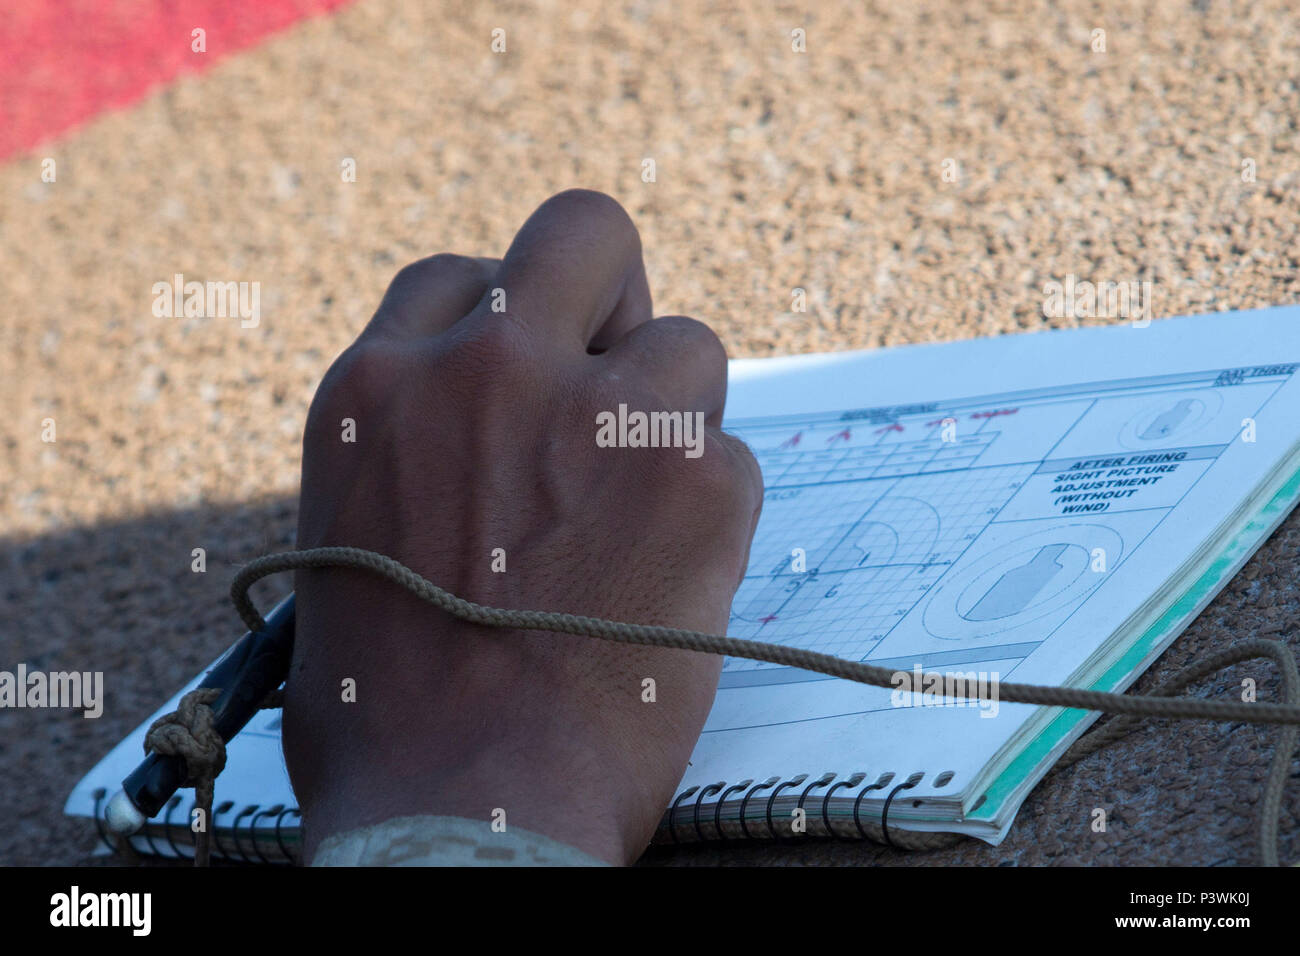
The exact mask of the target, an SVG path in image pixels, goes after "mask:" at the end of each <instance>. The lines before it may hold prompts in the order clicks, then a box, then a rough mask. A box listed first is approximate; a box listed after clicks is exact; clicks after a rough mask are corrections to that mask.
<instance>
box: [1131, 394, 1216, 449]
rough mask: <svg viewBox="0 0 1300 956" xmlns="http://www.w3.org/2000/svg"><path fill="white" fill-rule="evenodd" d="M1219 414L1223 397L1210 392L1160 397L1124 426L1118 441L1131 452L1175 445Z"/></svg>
mask: <svg viewBox="0 0 1300 956" xmlns="http://www.w3.org/2000/svg"><path fill="white" fill-rule="evenodd" d="M1221 411H1223V396H1222V395H1220V394H1219V393H1218V392H1216V391H1214V390H1213V389H1202V390H1201V391H1197V392H1175V393H1173V394H1170V395H1162V396H1161V397H1160V398H1158V399H1155V400H1153V401H1151V402H1148V403H1147V404H1146V405H1145V406H1143V408H1142V410H1141V411H1139V412H1138V413H1137V414H1136V415H1134V416H1133V417H1132V418H1130V419H1129V420H1128V421H1127V422H1125V423H1124V425H1123V427H1122V428H1121V429H1120V433H1119V442H1120V445H1121V446H1122V447H1124V448H1131V449H1139V448H1152V447H1155V446H1157V445H1172V444H1176V443H1178V442H1181V441H1184V440H1186V439H1188V438H1190V437H1191V436H1192V435H1194V434H1196V433H1197V432H1199V431H1200V430H1201V429H1202V428H1204V427H1205V426H1206V425H1208V424H1210V423H1211V422H1212V421H1214V420H1215V419H1216V418H1218V416H1219V412H1221Z"/></svg>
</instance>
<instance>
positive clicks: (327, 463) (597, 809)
mask: <svg viewBox="0 0 1300 956" xmlns="http://www.w3.org/2000/svg"><path fill="white" fill-rule="evenodd" d="M496 290H501V291H496ZM503 296H504V298H503ZM494 304H495V305H496V306H497V308H498V309H499V308H501V307H502V306H504V311H494V310H493V306H494ZM726 381H727V371H726V355H725V352H724V350H723V347H722V345H721V343H720V342H719V341H718V339H717V337H716V336H715V335H714V334H713V333H712V332H711V331H710V330H709V329H708V328H707V327H706V326H704V325H702V324H700V323H699V322H696V321H694V320H691V319H687V318H683V317H680V316H678V317H669V318H660V319H653V318H652V315H651V301H650V292H649V288H648V285H647V282H646V277H645V268H644V265H643V263H642V259H641V245H640V239H639V237H638V235H637V232H636V229H635V228H634V227H633V225H632V223H631V221H630V219H629V218H628V217H627V214H626V213H625V212H624V211H623V210H622V208H621V207H620V206H619V205H618V204H617V203H616V202H615V201H614V200H612V199H610V198H609V197H607V196H603V195H601V194H599V193H591V192H585V191H576V190H575V191H570V192H566V193H562V194H560V195H558V196H555V197H553V198H552V199H550V200H549V201H547V202H546V203H544V204H543V205H542V206H541V207H540V208H539V209H538V210H537V211H536V212H535V213H534V214H533V216H532V217H531V218H530V219H529V220H528V221H527V223H525V225H524V227H523V228H522V229H521V230H520V232H519V234H518V235H517V236H516V237H515V240H514V242H513V243H512V245H511V247H510V249H509V251H508V252H507V253H506V255H505V257H504V259H503V260H501V261H497V260H488V259H469V258H462V257H458V256H434V257H433V258H430V259H424V260H422V261H420V262H417V263H415V264H413V265H411V266H408V267H406V268H405V269H403V270H402V271H401V272H400V273H399V274H398V275H397V277H396V278H395V279H394V280H393V283H392V285H391V286H390V287H389V289H388V292H387V293H386V294H385V296H384V299H383V302H382V303H381V304H380V307H379V310H378V311H377V312H376V314H375V316H374V318H373V319H372V320H371V322H370V324H369V325H368V326H367V327H366V329H365V330H364V331H363V332H362V334H361V335H360V337H359V338H358V339H357V341H356V342H355V343H353V345H352V346H350V347H349V348H348V349H347V350H346V351H345V352H344V353H343V354H342V355H341V356H340V357H339V358H338V360H337V361H336V362H335V363H334V365H333V366H332V367H331V368H330V370H329V372H328V373H327V374H326V376H325V378H324V380H323V381H322V382H321V385H320V388H319V390H318V391H317V394H316V398H315V400H314V401H313V403H312V407H311V411H310V413H309V415H308V419H307V425H306V429H305V433H304V439H303V475H302V496H301V504H300V511H299V525H298V547H299V548H314V547H323V546H327V545H350V546H354V547H359V548H368V549H371V550H374V551H378V552H381V553H383V554H386V555H389V556H391V557H393V558H395V559H396V560H398V561H401V562H402V563H404V564H406V565H408V566H409V567H411V568H412V569H414V570H415V571H417V572H419V573H420V574H422V575H424V576H425V577H426V578H428V579H430V580H431V581H433V582H435V583H436V584H439V585H441V586H443V587H444V588H447V589H448V590H450V591H452V592H454V593H455V594H457V595H459V596H461V597H465V598H469V599H470V600H473V601H477V602H479V603H481V604H487V605H493V606H500V607H509V608H519V609H531V610H546V611H567V612H571V613H574V614H583V615H590V616H596V617H604V618H612V619H614V620H621V621H629V622H636V623H643V624H665V625H673V626H677V627H683V628H691V629H695V630H702V631H710V632H714V633H722V632H725V630H726V625H727V620H728V616H729V610H730V606H731V601H732V598H733V596H734V594H735V591H736V588H737V586H738V585H739V582H740V579H741V576H742V575H743V573H744V570H745V566H746V562H747V559H748V551H749V544H750V540H751V538H752V536H753V533H754V528H755V526H756V524H757V521H758V514H759V510H760V507H761V504H762V495H763V486H762V478H761V475H760V473H759V469H758V465H757V463H756V462H755V460H754V458H753V456H752V455H751V454H750V452H749V450H748V448H747V447H746V446H745V445H744V444H743V443H742V442H740V441H739V440H737V439H735V438H733V437H731V436H729V435H726V434H724V433H722V432H721V431H720V430H719V425H720V423H721V420H722V411H723V403H724V399H725V395H726ZM620 405H626V406H627V409H628V410H629V411H638V410H639V411H644V412H654V411H663V412H682V413H686V414H685V415H683V425H684V426H685V425H687V424H689V423H691V422H693V421H694V420H695V414H694V413H699V415H701V416H702V420H703V422H704V429H703V436H702V444H700V445H698V449H699V450H700V451H701V452H702V453H700V454H699V455H698V457H694V450H693V449H691V448H683V447H659V448H650V447H602V446H601V445H600V444H598V442H597V432H598V425H597V417H598V415H601V413H613V414H617V412H618V410H619V406H620ZM688 416H689V417H688ZM344 419H351V420H352V421H353V422H354V426H353V437H354V438H355V440H354V441H345V440H344V437H345V425H344V422H343V420H344ZM683 437H684V438H689V437H691V435H690V433H687V434H685V435H684V436H683ZM496 549H501V551H497V550H496ZM502 552H504V555H502ZM503 562H504V568H505V570H504V571H501V570H500V568H501V566H502V563H503ZM494 565H495V566H496V568H497V570H494ZM295 584H296V592H297V608H298V611H297V632H296V639H295V648H294V661H293V666H292V669H291V673H290V678H289V681H288V683H287V686H286V702H285V709H284V747H285V757H286V761H287V763H288V767H289V772H290V776H291V779H292V781H293V785H294V790H295V792H296V793H297V795H298V797H299V801H300V805H301V807H302V811H303V819H304V828H305V845H304V858H305V859H310V858H311V856H312V855H313V854H314V852H315V847H316V846H317V845H319V843H320V841H321V840H322V839H323V838H324V837H326V836H328V835H330V834H331V833H337V832H342V831H345V830H350V829H354V828H357V827H361V826H365V825H368V824H372V823H377V822H379V821H382V820H385V819H389V818H391V817H395V816H405V815H413V814H437V815H445V816H463V817H470V818H481V819H482V820H483V821H484V828H485V831H486V830H487V828H488V826H489V821H490V818H491V814H492V812H493V810H494V809H496V808H501V809H504V810H505V811H506V820H507V826H510V825H516V826H519V827H522V828H524V829H528V830H532V831H534V832H538V833H542V834H545V835H547V836H550V837H552V838H554V839H557V840H561V841H563V842H566V843H569V844H571V845H573V846H576V847H578V848H579V849H581V850H584V851H585V852H587V853H590V854H592V855H593V856H597V857H600V858H603V859H605V860H608V861H610V862H615V863H625V862H630V861H632V860H634V859H636V857H637V856H639V855H640V853H641V852H642V850H643V849H644V848H645V846H646V844H647V843H648V841H649V839H650V837H651V835H652V833H653V831H654V828H655V826H656V824H657V822H658V821H659V819H660V817H661V816H662V814H663V812H664V810H665V808H666V807H667V804H668V802H669V800H670V799H671V797H672V793H673V789H674V787H675V786H676V785H677V783H678V782H679V781H680V779H681V777H682V774H683V772H684V771H685V767H686V763H687V760H688V759H689V757H690V754H691V751H692V749H693V748H694V745H695V742H696V739H697V738H698V736H699V732H700V729H701V727H702V726H703V723H704V719H705V717H706V716H707V714H708V711H709V708H710V706H711V704H712V701H713V695H714V693H715V691H716V688H717V679H718V673H719V669H720V667H721V659H720V658H718V657H716V656H712V655H707V654H699V653H694V652H690V651H680V650H671V649H665V648H655V647H631V646H627V645H621V644H610V643H606V642H603V641H597V640H593V639H591V638H582V637H574V636H570V635H563V634H553V633H542V632H518V631H505V630H500V629H493V628H487V627H479V626H475V625H468V624H465V623H463V622H461V621H458V620H455V619H453V618H451V617H449V616H448V615H446V614H444V613H443V612H441V611H438V610H436V609H434V608H432V607H430V606H429V605H427V604H425V603H423V602H421V601H420V600H418V599H417V598H415V597H414V596H412V595H411V594H409V593H407V592H406V591H404V590H402V589H400V588H398V587H396V586H395V585H393V584H391V583H388V582H386V581H383V580H381V579H379V578H376V577H372V576H368V575H366V574H365V573H364V572H359V571H354V570H350V569H342V568H326V569H321V570H311V571H299V572H298V573H297V576H296V582H295ZM349 678H350V679H351V680H353V681H355V701H354V702H347V701H345V700H343V697H344V694H343V692H342V684H343V681H344V680H345V679H349ZM646 678H651V679H653V681H654V689H655V695H654V696H655V700H654V702H653V703H650V702H646V701H645V700H643V680H644V679H646Z"/></svg>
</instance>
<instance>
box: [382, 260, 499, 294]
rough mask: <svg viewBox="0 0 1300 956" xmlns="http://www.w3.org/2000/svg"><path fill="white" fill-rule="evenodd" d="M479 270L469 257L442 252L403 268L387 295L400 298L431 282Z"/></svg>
mask: <svg viewBox="0 0 1300 956" xmlns="http://www.w3.org/2000/svg"><path fill="white" fill-rule="evenodd" d="M477 270H478V263H477V262H475V261H474V260H473V259H470V258H469V257H467V256H458V255H456V254H455V253H452V252H440V253H438V254H437V255H432V256H429V257H427V258H424V259H419V260H417V261H415V262H412V263H409V264H407V265H405V266H402V268H401V269H399V270H397V274H396V275H395V276H393V278H392V280H391V281H390V282H389V283H388V292H387V295H388V296H391V297H394V298H398V297H402V296H405V295H407V294H409V293H411V292H414V291H416V290H417V289H419V288H420V287H422V286H424V285H427V284H428V283H430V282H439V281H443V280H446V279H451V278H455V277H458V276H463V275H466V274H470V273H471V271H474V272H476V271H477Z"/></svg>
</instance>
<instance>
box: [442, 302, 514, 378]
mask: <svg viewBox="0 0 1300 956" xmlns="http://www.w3.org/2000/svg"><path fill="white" fill-rule="evenodd" d="M534 353H535V346H534V344H533V342H532V340H531V338H530V337H529V335H528V333H527V330H526V329H525V328H524V327H523V326H522V325H521V324H520V323H519V322H518V320H517V319H515V318H514V317H513V316H512V315H511V314H510V313H508V312H499V313H494V314H492V315H485V316H482V317H480V318H479V319H478V320H476V321H475V322H473V323H472V324H470V325H467V326H465V327H463V328H460V329H457V330H456V331H455V332H454V333H453V334H452V335H450V336H448V338H447V341H446V344H445V346H444V349H443V353H442V355H441V356H440V362H439V364H440V366H442V368H443V371H444V372H449V373H452V374H462V375H466V376H468V377H469V378H471V379H481V378H487V377H500V381H503V382H506V383H508V384H509V386H510V387H511V389H512V391H514V390H517V388H518V386H519V384H520V382H519V378H520V377H523V376H525V375H526V374H527V373H528V372H529V371H530V370H531V369H532V368H533V367H534V366H535V365H536V364H537V363H536V356H535V354H534Z"/></svg>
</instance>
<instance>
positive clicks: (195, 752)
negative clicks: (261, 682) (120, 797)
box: [144, 687, 226, 866]
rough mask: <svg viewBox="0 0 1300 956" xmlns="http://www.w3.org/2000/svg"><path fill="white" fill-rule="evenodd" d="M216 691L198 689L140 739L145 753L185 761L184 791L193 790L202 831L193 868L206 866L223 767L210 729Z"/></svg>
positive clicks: (219, 743) (220, 743) (221, 744)
mask: <svg viewBox="0 0 1300 956" xmlns="http://www.w3.org/2000/svg"><path fill="white" fill-rule="evenodd" d="M220 696H221V690H220V688H216V687H199V688H196V689H195V690H192V691H190V692H189V693H188V694H186V695H185V696H184V697H182V698H181V700H180V704H179V705H177V707H176V709H175V710H174V711H172V712H171V713H170V714H165V715H163V716H162V717H159V718H158V719H157V720H155V721H154V722H153V724H152V725H151V726H150V727H149V731H148V733H146V734H145V735H144V750H145V753H149V752H150V751H153V752H154V753H160V754H167V755H169V756H176V757H181V758H183V759H184V760H185V782H184V783H183V784H182V785H181V786H184V787H193V788H194V806H195V808H196V809H198V810H199V811H200V812H201V813H202V821H201V823H202V829H200V830H198V831H196V833H195V835H194V836H195V839H194V865H195V866H207V865H208V859H209V853H210V844H209V830H210V828H211V826H212V795H213V789H214V785H215V784H216V779H217V775H218V774H220V773H221V771H222V770H224V769H225V767H226V743H225V741H224V740H222V739H221V734H219V733H217V729H216V727H215V726H213V716H212V707H211V704H212V703H213V701H215V700H216V699H217V698H218V697H220Z"/></svg>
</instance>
